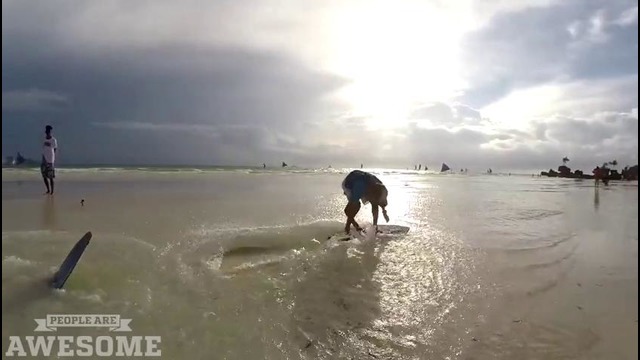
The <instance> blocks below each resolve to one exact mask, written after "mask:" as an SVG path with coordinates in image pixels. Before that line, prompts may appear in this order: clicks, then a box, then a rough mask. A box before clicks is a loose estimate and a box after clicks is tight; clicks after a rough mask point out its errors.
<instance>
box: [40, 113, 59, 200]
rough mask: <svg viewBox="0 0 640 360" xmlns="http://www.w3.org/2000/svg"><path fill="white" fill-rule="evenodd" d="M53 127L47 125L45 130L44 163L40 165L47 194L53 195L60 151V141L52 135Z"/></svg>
mask: <svg viewBox="0 0 640 360" xmlns="http://www.w3.org/2000/svg"><path fill="white" fill-rule="evenodd" d="M51 130H53V127H51V125H47V126H46V127H45V128H44V134H45V135H44V141H43V145H42V163H41V164H40V173H42V179H43V180H44V185H45V186H46V187H47V192H46V193H47V194H51V195H53V189H54V185H53V179H54V178H55V177H56V169H55V162H56V151H57V150H58V140H56V138H55V137H53V135H51Z"/></svg>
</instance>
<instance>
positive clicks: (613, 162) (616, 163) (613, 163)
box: [609, 160, 618, 168]
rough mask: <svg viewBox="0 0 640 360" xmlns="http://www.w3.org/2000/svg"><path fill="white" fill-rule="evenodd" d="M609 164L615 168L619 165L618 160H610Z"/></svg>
mask: <svg viewBox="0 0 640 360" xmlns="http://www.w3.org/2000/svg"><path fill="white" fill-rule="evenodd" d="M609 165H611V166H613V167H614V168H615V167H616V166H618V160H613V161H609Z"/></svg>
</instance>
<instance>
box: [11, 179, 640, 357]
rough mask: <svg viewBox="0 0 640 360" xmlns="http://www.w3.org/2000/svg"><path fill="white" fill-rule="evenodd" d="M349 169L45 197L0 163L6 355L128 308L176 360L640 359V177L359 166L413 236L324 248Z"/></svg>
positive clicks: (130, 184)
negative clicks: (88, 237)
mask: <svg viewBox="0 0 640 360" xmlns="http://www.w3.org/2000/svg"><path fill="white" fill-rule="evenodd" d="M349 170H350V169H295V168H294V169H287V170H282V169H275V170H270V169H266V170H263V169H259V168H258V169H247V168H188V167H182V168H170V167H168V168H157V167H153V168H152V167H127V168H125V167H102V168H75V169H59V170H58V172H57V178H56V195H55V196H53V197H49V196H46V195H43V192H44V185H43V184H42V180H41V179H40V177H39V172H38V171H39V170H38V169H20V170H16V169H3V170H2V210H3V211H2V335H3V336H2V345H3V349H2V351H3V354H5V355H6V352H7V351H8V349H9V347H10V336H20V337H22V338H24V337H26V336H34V335H42V334H43V333H38V332H34V329H35V328H36V326H37V324H36V321H35V320H36V319H44V318H46V317H47V315H52V314H115V315H119V316H120V317H121V318H123V319H131V322H130V323H129V326H130V328H131V331H130V332H126V333H118V334H125V335H126V334H128V335H136V336H160V337H161V343H160V344H159V349H160V350H161V351H162V358H167V359H632V358H637V356H638V340H637V339H638V323H637V319H638V186H637V182H612V183H611V184H610V185H609V186H608V187H605V186H601V187H599V188H595V187H594V184H593V181H588V180H573V179H557V178H540V177H537V176H536V177H532V176H531V175H526V176H515V175H514V176H506V175H486V174H438V173H433V172H428V173H427V172H417V171H405V170H392V169H365V170H370V171H371V172H373V173H374V174H376V175H377V176H378V177H379V178H380V179H381V180H383V181H384V182H385V184H386V185H387V187H388V189H389V206H388V212H389V216H390V218H391V220H390V223H391V224H398V225H405V226H409V227H410V231H409V233H408V234H406V235H398V236H396V235H394V236H387V237H376V236H374V235H373V232H372V231H368V233H367V235H365V237H364V238H363V239H361V240H356V241H349V242H340V241H334V240H327V239H328V238H329V237H330V236H331V235H334V234H336V233H338V232H340V231H341V230H342V229H343V227H344V220H345V218H344V214H343V208H344V206H345V198H344V195H343V194H342V189H341V187H340V183H341V181H342V179H343V178H344V176H345V175H346V174H347V173H348V171H349ZM82 199H84V206H81V203H80V201H81V200H82ZM357 219H358V221H359V222H361V224H365V225H366V226H370V225H371V213H370V206H364V207H363V208H362V210H361V211H360V214H359V215H358V218H357ZM382 221H384V220H382ZM87 231H91V232H92V233H93V239H92V241H91V244H90V245H89V246H88V247H87V249H86V251H85V253H84V255H83V257H82V259H81V260H80V262H79V264H78V266H77V267H76V269H75V271H74V273H73V274H72V275H71V277H70V278H69V280H68V282H67V284H66V286H65V289H64V290H50V289H48V288H47V286H46V281H47V279H48V278H49V277H51V276H52V274H53V273H54V272H55V270H56V268H57V266H59V264H60V263H61V262H62V260H63V259H64V258H65V256H66V255H67V253H68V251H69V250H70V249H71V247H72V246H73V245H74V244H75V242H76V241H77V240H78V239H80V237H82V235H83V234H84V233H85V232H87ZM44 334H45V335H75V336H80V335H85V336H94V337H95V336H101V335H104V336H110V335H115V333H113V332H109V331H108V330H107V329H106V328H93V327H83V328H79V327H60V328H58V329H57V330H56V331H55V332H48V333H44Z"/></svg>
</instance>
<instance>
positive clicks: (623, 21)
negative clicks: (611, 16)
mask: <svg viewBox="0 0 640 360" xmlns="http://www.w3.org/2000/svg"><path fill="white" fill-rule="evenodd" d="M613 23H614V24H616V25H620V26H630V25H633V24H637V23H638V6H637V5H636V6H634V7H632V8H629V9H627V10H625V11H623V12H622V14H620V16H619V17H618V18H617V19H615V20H614V21H613Z"/></svg>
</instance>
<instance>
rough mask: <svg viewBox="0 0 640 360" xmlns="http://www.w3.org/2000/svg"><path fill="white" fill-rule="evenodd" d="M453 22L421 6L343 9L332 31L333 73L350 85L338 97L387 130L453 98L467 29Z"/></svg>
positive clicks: (451, 17)
mask: <svg viewBox="0 0 640 360" xmlns="http://www.w3.org/2000/svg"><path fill="white" fill-rule="evenodd" d="M452 14H453V15H452ZM454 18H455V13H452V12H451V11H449V10H443V9H440V8H437V7H434V6H433V5H429V4H425V3H421V2H420V3H418V2H416V3H411V2H383V1H371V2H363V3H359V4H358V5H351V6H345V7H344V8H343V9H342V10H341V11H339V12H337V13H336V14H334V16H333V18H332V21H331V31H330V37H331V41H330V43H331V56H330V60H329V67H330V68H331V70H332V71H334V72H336V73H337V74H339V75H341V76H344V77H345V78H347V79H348V80H350V83H349V85H347V86H345V87H344V88H342V89H341V90H340V91H339V92H338V94H337V96H339V97H340V98H341V99H343V100H344V101H346V102H347V103H348V104H349V105H350V106H351V107H352V111H353V112H354V113H356V114H359V115H360V116H365V117H367V118H369V119H370V122H369V124H370V125H371V126H373V127H383V128H384V127H394V126H399V125H402V124H403V123H405V122H406V121H407V119H408V117H409V115H410V114H411V111H412V109H413V108H415V106H416V105H418V104H420V103H422V102H428V101H436V100H439V101H443V100H447V99H450V98H452V97H453V96H454V94H455V93H456V90H457V89H460V88H461V86H462V85H463V84H462V78H461V72H460V71H459V70H460V61H459V48H458V47H459V42H460V38H461V36H462V35H463V33H464V31H463V30H464V29H463V28H459V27H456V23H457V22H456V21H455V19H454Z"/></svg>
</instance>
